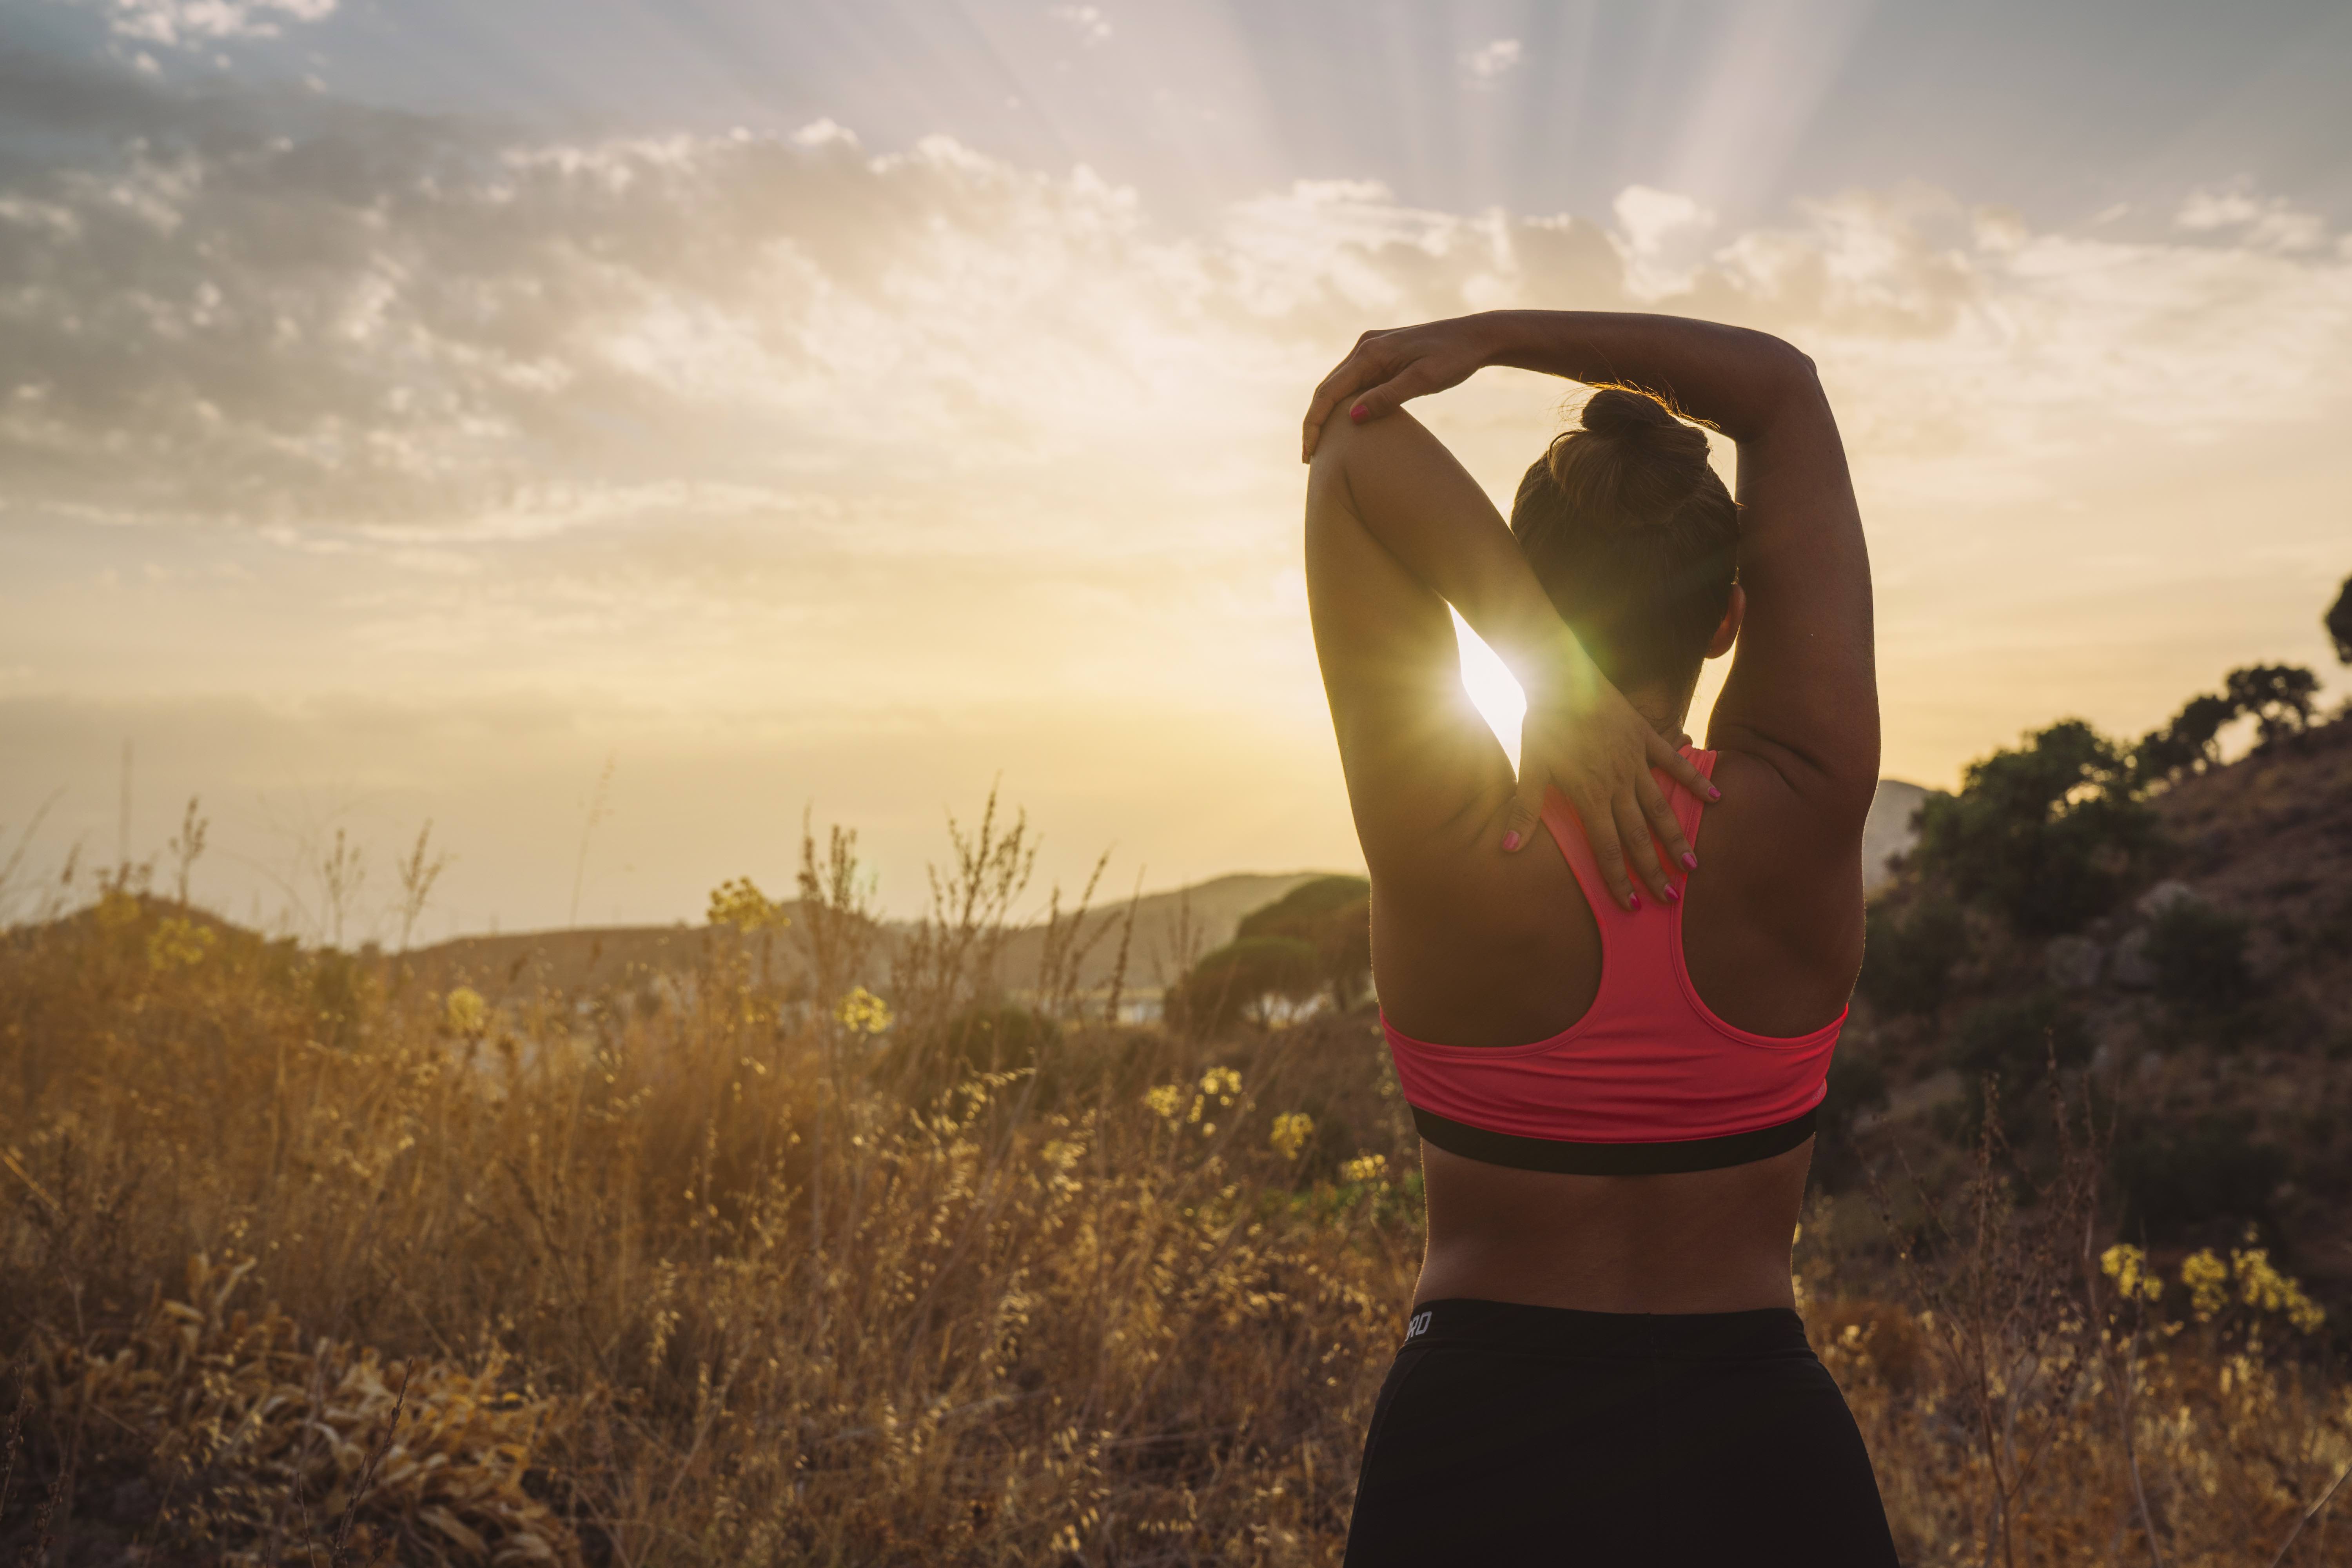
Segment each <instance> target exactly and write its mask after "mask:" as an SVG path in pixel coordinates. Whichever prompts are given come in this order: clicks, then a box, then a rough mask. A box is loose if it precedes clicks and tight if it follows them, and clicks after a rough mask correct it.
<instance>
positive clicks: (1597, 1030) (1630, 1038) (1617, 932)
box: [1381, 746, 1846, 1175]
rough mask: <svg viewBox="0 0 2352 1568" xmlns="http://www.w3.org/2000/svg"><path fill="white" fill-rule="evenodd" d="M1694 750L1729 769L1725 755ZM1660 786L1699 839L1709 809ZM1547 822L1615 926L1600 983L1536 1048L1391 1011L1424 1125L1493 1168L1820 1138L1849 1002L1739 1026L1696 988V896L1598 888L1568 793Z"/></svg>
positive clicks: (1710, 1163) (1579, 1169)
mask: <svg viewBox="0 0 2352 1568" xmlns="http://www.w3.org/2000/svg"><path fill="white" fill-rule="evenodd" d="M1683 754H1684V755H1685V756H1686V757H1688V758H1690V759H1691V761H1692V762H1693V763H1696V765H1697V767H1698V770H1699V772H1701V773H1705V774H1706V775H1708V776H1709V777H1713V776H1714V773H1715V753H1714V752H1702V751H1698V750H1696V748H1694V747H1690V746H1685V747H1684V748H1683ZM1658 782H1659V784H1660V785H1661V786H1662V787H1663V788H1664V789H1665V791H1666V794H1667V798H1668V799H1669V801H1671V802H1672V804H1673V805H1674V810H1675V818H1676V819H1677V820H1678V821H1680V822H1681V824H1682V828H1683V833H1684V835H1685V837H1687V838H1689V839H1690V841H1691V843H1692V844H1693V845H1694V846H1696V844H1697V843H1698V826H1699V815H1700V813H1701V811H1702V810H1703V809H1704V805H1703V804H1702V803H1701V802H1700V800H1699V799H1698V797H1697V796H1696V795H1692V794H1691V793H1690V792H1689V791H1687V790H1685V789H1683V788H1682V787H1680V786H1679V785H1677V784H1671V783H1669V782H1668V781H1667V780H1666V778H1665V777H1664V774H1660V775H1658ZM1544 825H1545V826H1548V827H1549V828H1550V829H1551V836H1552V837H1553V839H1554V840H1555V841H1556V842H1557V843H1558V844H1559V847H1560V852H1561V854H1562V855H1564V856H1565V857H1566V858H1567V859H1568V864H1569V868H1570V870H1571V871H1573V872H1574V873H1575V876H1576V880H1577V885H1578V887H1579V888H1580V889H1582V890H1583V892H1584V897H1585V902H1587V903H1588V904H1590V905H1591V907H1592V919H1593V922H1594V923H1595V924H1596V925H1597V926H1598V927H1599V928H1600V932H1601V988H1600V990H1599V991H1598V992H1597V993H1596V994H1594V996H1593V998H1592V1005H1591V1008H1590V1009H1589V1010H1587V1012H1586V1013H1585V1015H1584V1016H1583V1017H1581V1018H1580V1019H1578V1020H1577V1021H1576V1022H1575V1023H1574V1024H1572V1025H1570V1026H1569V1027H1568V1028H1566V1029H1563V1030H1561V1031H1560V1032H1559V1034H1557V1035H1554V1036H1552V1037H1550V1038H1549V1039H1543V1040H1535V1041H1532V1042H1530V1043H1528V1044H1527V1045H1524V1046H1503V1047H1479V1046H1441V1045H1433V1044H1432V1043H1430V1042H1429V1041H1427V1040H1416V1039H1414V1038H1412V1037H1411V1036H1409V1035H1405V1034H1402V1033H1400V1032H1399V1031H1398V1030H1397V1028H1396V1027H1395V1026H1393V1025H1391V1024H1390V1023H1389V1022H1388V1019H1387V1016H1386V1015H1385V1014H1383V1015H1382V1016H1381V1026H1382V1027H1384V1028H1386V1029H1387V1031H1388V1037H1389V1049H1390V1051H1391V1053H1392V1054H1393V1056H1394V1058H1395V1060H1396V1071H1397V1081H1398V1083H1399V1084H1400V1085H1401V1086H1402V1088H1403V1089H1404V1098H1405V1101H1406V1103H1407V1104H1409V1105H1411V1106H1412V1119H1413V1122H1414V1124H1415V1125H1416V1126H1417V1127H1418V1128H1419V1129H1420V1131H1421V1135H1422V1136H1423V1138H1425V1139H1427V1140H1428V1141H1429V1142H1432V1143H1434V1144H1436V1145H1437V1146H1438V1147H1439V1148H1441V1149H1444V1150H1446V1151H1448V1152H1452V1153H1455V1154H1460V1155H1463V1156H1465V1157H1466V1158H1468V1159H1473V1160H1483V1161H1485V1162H1486V1163H1489V1164H1495V1165H1513V1166H1517V1167H1519V1168H1520V1169H1523V1170H1530V1171H1562V1172H1572V1173H1581V1174H1590V1175H1646V1174H1653V1173H1662V1172H1668V1171H1708V1170H1716V1169H1719V1168H1721V1167H1723V1166H1727V1165H1744V1164H1746V1163H1748V1162H1749V1161H1751V1160H1762V1159H1768V1158H1769V1157H1770V1156H1772V1155H1774V1154H1778V1153H1780V1152H1784V1151H1786V1150H1790V1149H1793V1148H1795V1147H1796V1146H1797V1145H1798V1144H1800V1143H1802V1142H1804V1141H1805V1140H1806V1139H1807V1138H1810V1137H1811V1136H1812V1131H1813V1117H1814V1113H1815V1111H1816V1110H1817V1109H1818V1108H1819V1106H1820V1105H1821V1102H1822V1094H1823V1092H1824V1091H1825V1089H1826V1085H1827V1079H1828V1077H1829V1070H1830V1056H1831V1053H1832V1051H1833V1050H1835V1049H1836V1047H1837V1038H1838V1032H1839V1030H1841V1029H1843V1027H1844V1026H1845V1020H1846V1015H1845V1013H1844V1012H1840V1013H1839V1014H1838V1016H1836V1017H1835V1018H1834V1019H1832V1021H1831V1022H1829V1023H1828V1024H1826V1025H1824V1026H1822V1027H1821V1028H1819V1029H1816V1030H1814V1031H1813V1032H1812V1033H1811V1034H1809V1035H1800V1036H1797V1037H1793V1038H1784V1037H1776V1036H1770V1035H1752V1034H1749V1033H1748V1031H1747V1030H1745V1029H1738V1028H1734V1027H1732V1026H1730V1025H1729V1024H1727V1023H1725V1022H1724V1021H1723V1020H1722V1019H1720V1018H1718V1017H1717V1016H1715V1014H1714V1013H1713V1011H1711V1010H1710V1009H1709V1008H1708V1007H1707V1005H1706V1003H1704V1002H1702V1001H1700V1000H1699V998H1698V993H1697V992H1696V991H1694V990H1693V989H1692V988H1691V981H1690V973H1689V971H1688V970H1687V969H1686V968H1685V966H1684V963H1683V906H1682V904H1681V903H1680V902H1679V901H1677V902H1675V903H1670V904H1667V905H1664V906H1663V907H1659V906H1656V905H1644V906H1643V909H1641V910H1639V911H1634V912H1628V911H1627V910H1621V909H1619V908H1618V907H1617V904H1616V900H1613V899H1610V898H1607V897H1601V898H1595V897H1594V896H1593V893H1592V889H1595V888H1605V887H1606V886H1607V884H1606V883H1604V882H1603V881H1601V872H1600V868H1599V867H1598V865H1596V864H1595V862H1594V860H1593V858H1592V847H1591V844H1590V843H1588V842H1587V841H1586V839H1585V837H1584V827H1583V825H1582V824H1581V823H1580V822H1578V820H1577V818H1576V814H1575V812H1574V811H1573V810H1572V809H1570V806H1569V805H1568V803H1567V802H1566V801H1565V800H1563V799H1562V798H1561V797H1560V795H1559V793H1558V792H1556V791H1555V792H1554V793H1553V794H1551V795H1549V797H1548V798H1547V799H1546V801H1545V803H1544Z"/></svg>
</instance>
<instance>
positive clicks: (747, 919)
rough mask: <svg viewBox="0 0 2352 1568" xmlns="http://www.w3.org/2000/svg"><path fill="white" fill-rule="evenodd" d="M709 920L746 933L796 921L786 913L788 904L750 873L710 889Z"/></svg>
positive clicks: (713, 923) (716, 924) (714, 923)
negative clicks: (772, 895)
mask: <svg viewBox="0 0 2352 1568" xmlns="http://www.w3.org/2000/svg"><path fill="white" fill-rule="evenodd" d="M709 920H710V923H711V924H712V925H715V926H733V927H734V928H735V929H736V930H737V931H741V932H742V933H743V934H744V935H746V936H749V935H750V934H751V932H753V931H764V930H766V929H767V928H768V927H770V926H788V925H790V924H792V923H793V922H792V921H790V920H788V919H786V918H785V916H784V906H783V905H782V904H780V903H778V902H776V901H775V900H773V899H771V898H769V897H768V895H767V894H765V893H763V892H761V891H760V889H759V887H758V886H757V885H756V884H755V883H753V882H752V880H751V878H749V877H738V878H736V879H733V880H732V881H727V882H721V883H719V886H718V887H716V888H713V889H711V890H710V914H709Z"/></svg>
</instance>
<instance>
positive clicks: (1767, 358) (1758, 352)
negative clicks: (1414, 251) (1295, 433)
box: [1305, 310, 1878, 825]
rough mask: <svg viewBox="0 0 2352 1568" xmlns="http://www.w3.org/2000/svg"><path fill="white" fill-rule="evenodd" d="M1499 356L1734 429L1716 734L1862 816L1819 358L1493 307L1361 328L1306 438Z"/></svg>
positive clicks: (1870, 739)
mask: <svg viewBox="0 0 2352 1568" xmlns="http://www.w3.org/2000/svg"><path fill="white" fill-rule="evenodd" d="M1489 364H1498V365H1509V366H1513V367H1515V368H1517V369H1521V370H1532V371H1539V372H1543V373H1546V374H1552V375H1560V376H1566V377H1568V378H1569V379H1570V380H1574V381H1582V382H1587V383H1591V384H1620V385H1628V386H1638V387H1641V388H1643V389H1645V390H1647V391H1650V392H1654V393H1655V394H1657V395H1659V396H1661V397H1663V398H1664V399H1665V400H1666V401H1667V403H1668V404H1669V405H1672V406H1674V407H1675V408H1677V409H1679V410H1680V411H1681V412H1683V413H1684V414H1685V415H1688V416H1690V417H1692V418H1695V419H1697V420H1700V421H1702V422H1703V423H1706V424H1707V425H1711V426H1714V427H1715V428H1717V429H1718V430H1720V431H1722V432H1723V433H1724V434H1725V435H1727V436H1728V437H1731V438H1732V440H1734V441H1735V442H1737V443H1738V448H1739V472H1738V500H1739V503H1740V533H1739V581H1740V584H1741V586H1742V587H1743V588H1744V589H1745V590H1746V593H1747V599H1748V616H1747V621H1746V623H1745V625H1744V626H1743V628H1742V630H1741V633H1740V637H1739V643H1738V652H1737V654H1736V655H1735V656H1734V658H1733V660H1732V668H1731V674H1730V677H1729V679H1727V681H1726V683H1725V686H1724V689H1723V695H1722V697H1721V698H1720V699H1718V700H1717V703H1716V707H1715V714H1714V718H1713V721H1712V722H1711V723H1710V725H1709V728H1708V733H1707V743H1708V745H1709V746H1710V747H1712V748H1715V749H1717V750H1731V751H1737V752H1745V753H1747V754H1748V755H1751V756H1754V757H1756V758H1757V759H1759V761H1761V762H1763V763H1766V764H1767V765H1768V766H1769V767H1770V768H1771V769H1772V771H1773V772H1774V773H1778V774H1779V775H1780V777H1781V779H1782V780H1784V781H1785V782H1786V783H1787V784H1788V785H1789V787H1790V790H1791V791H1792V793H1794V794H1796V795H1799V796H1801V797H1802V798H1804V799H1805V800H1806V801H1807V802H1808V804H1809V805H1811V806H1812V807H1814V808H1815V809H1816V810H1817V811H1818V812H1819V813H1820V814H1821V816H1822V817H1824V818H1826V819H1828V820H1829V821H1836V822H1841V823H1842V822H1843V820H1844V819H1846V818H1848V817H1851V819H1852V821H1853V823H1854V824H1856V825H1858V824H1859V822H1860V820H1861V816H1862V814H1864V813H1865V812H1866V811H1867V810H1868V809H1869V804H1870V797H1871V794H1872V792H1873V791H1874V788H1875V787H1876V784H1877V779H1878V694H1877V676H1876V670H1875V666H1874V657H1873V653H1872V626H1871V594H1870V560H1869V554H1868V552H1867V551H1866V549H1865V548H1864V542H1863V535H1862V519H1861V514H1860V512H1859V510H1858V509H1857V508H1856V506H1855V503H1854V497H1853V480H1852V479H1851V477H1850V476H1849V474H1848V473H1847V470H1846V461H1845V448H1844V446H1843V443H1842V442H1841V441H1840V440H1839V437H1838V431H1837V423H1836V421H1835V419H1834V418H1833V417H1832V416H1831V413H1830V407H1829V400H1828V399H1827V398H1826V397H1825V396H1824V395H1822V388H1821V383H1820V382H1819V380H1818V379H1817V378H1816V377H1815V376H1814V374H1813V367H1812V362H1811V361H1810V360H1808V359H1806V358H1805V356H1804V355H1802V354H1801V353H1798V352H1797V351H1796V350H1795V349H1793V348H1791V347H1790V345H1789V344H1787V343H1785V342H1781V341H1780V339H1778V338H1775V337H1772V336H1770V335H1769V334H1767V333H1763V332H1756V331H1748V330H1746V329H1744V328H1739V327H1727V326H1722V325H1719V324H1717V323H1716V322H1712V321H1690V320H1686V319H1685V318H1683V317H1678V316H1652V315H1637V314H1625V313H1619V312H1613V311H1582V310H1497V311H1490V312H1487V313H1486V314H1484V315H1478V316H1468V317H1463V318H1459V319H1457V320H1454V321H1433V322H1429V323H1427V324H1425V325H1423V326H1418V327H1407V328H1404V329H1402V330H1400V331H1393V332H1375V333H1367V334H1366V335H1365V336H1364V338H1363V339H1362V340H1360V342H1358V343H1357V345H1356V350H1355V352H1354V353H1352V354H1350V355H1349V358H1348V359H1347V361H1346V362H1344V363H1341V364H1340V366H1339V368H1338V369H1337V370H1335V371H1333V372H1332V373H1331V374H1330V375H1329V376H1328V377H1327V378H1325V380H1324V383H1323V384H1322V385H1321V386H1320V387H1318V388H1317V390H1316V396H1315V400H1314V403H1313V404H1312V405H1310V406H1309V408H1308V410H1307V425H1306V430H1305V438H1306V444H1307V451H1308V452H1309V453H1310V454H1311V453H1312V451H1313V449H1314V446H1315V443H1316V441H1317V439H1318V437H1319V436H1320V434H1321V431H1322V426H1323V424H1324V422H1325V421H1326V420H1328V419H1329V418H1331V417H1333V416H1335V415H1339V414H1341V413H1342V412H1343V411H1344V412H1345V413H1346V414H1347V415H1348V416H1351V417H1353V418H1354V419H1355V420H1356V422H1357V423H1363V422H1365V421H1368V420H1370V419H1376V418H1378V417H1380V416H1381V415H1383V414H1385V413H1387V412H1389V411H1390V410H1391V409H1393V408H1395V407H1396V406H1397V405H1399V404H1401V403H1402V402H1404V401H1405V400H1406V399H1407V398H1411V397H1418V396H1421V395H1424V394H1427V393H1431V392H1436V391H1441V390H1443V389H1444V388H1445V387H1448V386H1452V385H1454V384H1456V383H1458V382H1460V381H1462V380H1463V379H1465V377H1467V376H1468V375H1469V374H1471V373H1472V372H1474V371H1475V370H1477V369H1478V368H1479V367H1480V366H1482V365H1489Z"/></svg>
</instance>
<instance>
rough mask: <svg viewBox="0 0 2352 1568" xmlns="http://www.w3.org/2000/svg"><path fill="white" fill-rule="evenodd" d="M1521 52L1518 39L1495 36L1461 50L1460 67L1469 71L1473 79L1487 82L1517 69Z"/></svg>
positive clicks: (1483, 82)
mask: <svg viewBox="0 0 2352 1568" xmlns="http://www.w3.org/2000/svg"><path fill="white" fill-rule="evenodd" d="M1522 53H1523V51H1522V50H1521V49H1520V47H1519V40H1518V39H1517V38H1496V39H1494V40H1493V41H1492V42H1489V43H1485V44H1481V45H1479V46H1478V47H1476V48H1475V49H1465V51H1463V55H1462V68H1463V69H1464V70H1466V71H1468V72H1469V73H1470V76H1471V79H1473V80H1474V81H1476V82H1479V83H1481V84H1485V83H1489V82H1492V81H1494V80H1495V79H1496V78H1498V77H1502V76H1507V75H1508V74H1509V73H1510V72H1512V71H1514V70H1517V68H1518V66H1519V60H1520V58H1521V55H1522Z"/></svg>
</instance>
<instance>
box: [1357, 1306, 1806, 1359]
mask: <svg viewBox="0 0 2352 1568" xmlns="http://www.w3.org/2000/svg"><path fill="white" fill-rule="evenodd" d="M1424 1345H1428V1346H1435V1345H1450V1346H1457V1347H1461V1348H1465V1349H1475V1350H1483V1351H1490V1352H1499V1353H1502V1354H1505V1355H1535V1356H1568V1357H1593V1356H1602V1357H1639V1358H1643V1359H1647V1360H1662V1361H1720V1360H1746V1359H1748V1358H1750V1357H1772V1356H1782V1355H1791V1354H1798V1355H1811V1353H1812V1347H1811V1345H1810V1344H1808V1343H1807V1342H1806V1340H1805V1321H1804V1320H1803V1319H1802V1318H1800V1317H1799V1316H1798V1315H1797V1314H1796V1313H1795V1312H1794V1311H1793V1310H1790V1309H1789V1308H1787V1307H1759V1308H1755V1309H1752V1310H1748V1311H1741V1312H1587V1311H1582V1310H1578V1309H1576V1308H1573V1307H1531V1306H1528V1305H1525V1304H1523V1303H1521V1302H1517V1301H1482V1300H1473V1299H1471V1298H1468V1297H1449V1298H1446V1299H1444V1300H1435V1301H1424V1302H1423V1303H1422V1304H1421V1305H1420V1306H1418V1307H1415V1308H1414V1309H1413V1310H1412V1316H1411V1317H1410V1318H1409V1319H1407V1320H1406V1323H1405V1338H1404V1348H1405V1349H1406V1350H1412V1349H1416V1348H1419V1347H1422V1346H1424Z"/></svg>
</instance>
